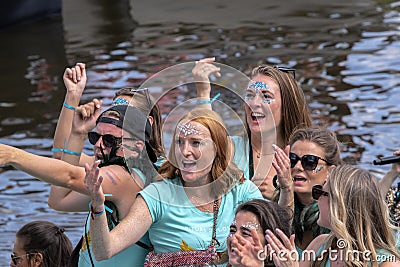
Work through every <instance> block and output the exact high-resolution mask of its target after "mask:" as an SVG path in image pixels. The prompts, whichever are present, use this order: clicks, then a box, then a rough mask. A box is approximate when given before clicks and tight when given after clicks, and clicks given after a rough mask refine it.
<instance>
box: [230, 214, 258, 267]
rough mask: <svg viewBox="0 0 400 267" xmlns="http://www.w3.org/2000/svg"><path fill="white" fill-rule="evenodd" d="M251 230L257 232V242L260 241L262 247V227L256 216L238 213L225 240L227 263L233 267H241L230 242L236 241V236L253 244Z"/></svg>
mask: <svg viewBox="0 0 400 267" xmlns="http://www.w3.org/2000/svg"><path fill="white" fill-rule="evenodd" d="M251 229H255V230H256V231H257V235H258V238H259V240H261V242H262V246H263V247H264V246H265V238H264V235H263V230H262V227H261V225H260V221H259V220H258V218H257V216H256V215H255V214H254V213H252V212H248V211H239V212H238V213H237V214H236V216H235V220H234V221H233V222H232V224H231V226H230V230H229V236H228V238H227V245H228V255H229V263H230V264H231V265H232V266H233V267H239V266H243V265H242V264H241V262H240V260H241V258H240V257H239V255H238V254H237V251H236V249H235V245H234V244H232V242H233V241H234V240H236V239H237V237H236V236H238V235H240V236H241V237H243V238H244V239H246V240H247V241H249V242H251V243H253V238H252V235H251Z"/></svg>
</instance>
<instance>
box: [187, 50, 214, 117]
mask: <svg viewBox="0 0 400 267" xmlns="http://www.w3.org/2000/svg"><path fill="white" fill-rule="evenodd" d="M212 62H215V57H211V58H204V59H202V60H199V61H196V64H195V66H194V68H193V70H192V74H193V77H194V80H195V82H196V83H195V84H196V90H197V98H198V103H197V104H198V105H200V107H202V108H208V109H211V101H210V94H211V83H210V78H209V76H210V75H211V74H214V75H215V76H216V77H221V73H220V72H219V71H220V68H218V67H216V66H215V65H213V64H211V63H212Z"/></svg>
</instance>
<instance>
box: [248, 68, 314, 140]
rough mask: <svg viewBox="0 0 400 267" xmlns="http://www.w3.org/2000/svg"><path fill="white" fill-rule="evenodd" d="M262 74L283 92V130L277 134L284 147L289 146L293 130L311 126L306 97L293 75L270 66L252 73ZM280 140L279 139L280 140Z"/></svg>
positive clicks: (277, 130) (253, 74)
mask: <svg viewBox="0 0 400 267" xmlns="http://www.w3.org/2000/svg"><path fill="white" fill-rule="evenodd" d="M258 74H261V75H265V76H267V77H269V78H271V79H272V80H273V81H274V82H276V83H277V84H278V86H279V89H280V92H281V99H282V104H281V116H282V117H281V128H280V129H276V134H279V135H281V140H282V141H283V142H284V143H283V146H286V145H288V143H289V137H290V135H291V134H292V132H293V130H294V129H295V128H297V127H299V126H302V127H309V126H311V124H312V123H311V116H310V112H309V110H308V106H307V101H306V97H305V95H304V93H303V90H302V89H301V87H300V85H299V83H298V82H297V81H296V80H295V79H294V77H293V75H292V74H291V73H287V72H284V71H281V70H279V69H278V68H276V67H273V66H269V65H260V66H258V67H255V68H254V69H253V70H252V72H251V77H252V78H253V77H255V76H256V75H258ZM278 140H279V138H278Z"/></svg>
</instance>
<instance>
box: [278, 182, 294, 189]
mask: <svg viewBox="0 0 400 267" xmlns="http://www.w3.org/2000/svg"><path fill="white" fill-rule="evenodd" d="M292 185H293V182H292V183H291V184H290V185H288V186H281V185H279V188H280V189H287V188H289V187H291V186H292Z"/></svg>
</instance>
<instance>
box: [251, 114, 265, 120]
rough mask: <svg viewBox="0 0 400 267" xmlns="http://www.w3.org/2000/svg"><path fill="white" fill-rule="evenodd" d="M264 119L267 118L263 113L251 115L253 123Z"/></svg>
mask: <svg viewBox="0 0 400 267" xmlns="http://www.w3.org/2000/svg"><path fill="white" fill-rule="evenodd" d="M262 118H265V115H264V114H262V113H258V112H252V113H251V119H252V120H253V121H256V120H259V119H262Z"/></svg>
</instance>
